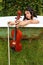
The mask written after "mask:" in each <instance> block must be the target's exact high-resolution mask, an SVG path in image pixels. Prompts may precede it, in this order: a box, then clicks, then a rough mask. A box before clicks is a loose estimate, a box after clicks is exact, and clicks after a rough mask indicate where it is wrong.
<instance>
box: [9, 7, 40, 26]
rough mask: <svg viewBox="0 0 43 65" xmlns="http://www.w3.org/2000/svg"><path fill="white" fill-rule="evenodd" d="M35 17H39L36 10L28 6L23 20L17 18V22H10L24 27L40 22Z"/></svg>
mask: <svg viewBox="0 0 43 65" xmlns="http://www.w3.org/2000/svg"><path fill="white" fill-rule="evenodd" d="M34 17H37V15H36V14H35V11H34V10H33V9H32V8H31V7H30V6H28V7H27V8H26V10H25V12H24V19H23V21H20V20H17V22H9V23H8V24H9V25H16V27H23V26H25V25H28V24H38V23H39V21H38V20H36V19H34Z"/></svg>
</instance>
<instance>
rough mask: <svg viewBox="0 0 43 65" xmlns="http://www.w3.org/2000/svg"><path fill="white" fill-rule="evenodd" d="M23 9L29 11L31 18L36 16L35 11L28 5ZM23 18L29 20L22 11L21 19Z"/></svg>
mask: <svg viewBox="0 0 43 65" xmlns="http://www.w3.org/2000/svg"><path fill="white" fill-rule="evenodd" d="M25 11H29V12H30V14H31V19H32V18H33V17H37V15H36V13H35V11H34V10H33V9H32V8H31V7H30V6H28V7H27V8H26V10H25ZM25 19H27V20H29V19H28V18H27V17H26V14H25V13H24V19H23V20H25Z"/></svg>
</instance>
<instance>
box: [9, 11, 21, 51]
mask: <svg viewBox="0 0 43 65" xmlns="http://www.w3.org/2000/svg"><path fill="white" fill-rule="evenodd" d="M20 16H21V11H20V10H19V11H18V12H17V17H16V21H15V22H17V20H19V19H20ZM11 36H12V38H13V40H11V41H10V48H11V49H13V50H15V51H17V52H19V51H21V50H22V44H21V43H20V41H21V39H22V32H21V31H20V30H19V29H18V28H17V27H16V26H15V27H14V30H12V31H11Z"/></svg>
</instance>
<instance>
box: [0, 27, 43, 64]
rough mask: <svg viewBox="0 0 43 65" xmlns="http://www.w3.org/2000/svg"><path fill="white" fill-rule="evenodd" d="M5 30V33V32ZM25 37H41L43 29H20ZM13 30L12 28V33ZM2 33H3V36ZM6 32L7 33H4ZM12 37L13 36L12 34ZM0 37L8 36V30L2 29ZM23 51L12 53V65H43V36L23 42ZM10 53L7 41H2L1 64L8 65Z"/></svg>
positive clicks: (0, 45)
mask: <svg viewBox="0 0 43 65" xmlns="http://www.w3.org/2000/svg"><path fill="white" fill-rule="evenodd" d="M3 29H4V31H3ZM20 29H21V31H22V32H23V35H24V34H26V35H27V36H28V37H32V36H33V35H34V36H39V35H40V32H43V28H20ZM11 30H12V28H10V32H11ZM1 32H3V33H2V34H1ZM4 32H5V33H4ZM10 35H11V34H10ZM0 36H2V37H3V38H4V37H6V36H7V28H0ZM21 44H22V50H21V52H16V51H14V52H13V51H12V50H11V49H10V52H11V55H10V56H11V65H43V34H41V35H40V38H39V39H36V40H32V41H31V42H30V41H29V40H21ZM7 54H8V52H7V40H5V41H3V40H0V64H1V65H8V55H7Z"/></svg>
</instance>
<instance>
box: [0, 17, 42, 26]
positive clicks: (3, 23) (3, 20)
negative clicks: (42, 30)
mask: <svg viewBox="0 0 43 65" xmlns="http://www.w3.org/2000/svg"><path fill="white" fill-rule="evenodd" d="M15 17H16V16H6V17H0V27H8V22H9V21H12V22H14V20H16V19H15ZM20 20H23V16H21V18H20ZM37 20H39V23H38V24H28V25H26V26H25V27H43V16H37ZM14 26H15V25H14ZM14 26H10V27H14Z"/></svg>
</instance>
